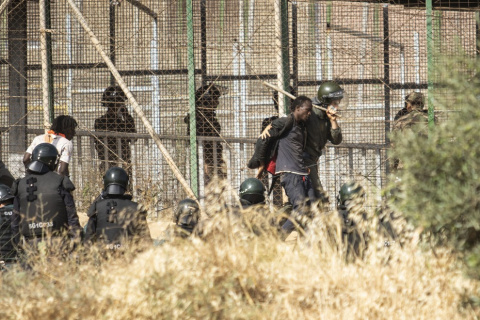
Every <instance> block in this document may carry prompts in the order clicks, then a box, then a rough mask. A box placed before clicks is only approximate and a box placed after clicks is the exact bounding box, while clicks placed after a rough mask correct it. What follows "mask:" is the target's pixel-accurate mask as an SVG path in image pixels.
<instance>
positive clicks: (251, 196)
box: [238, 178, 265, 204]
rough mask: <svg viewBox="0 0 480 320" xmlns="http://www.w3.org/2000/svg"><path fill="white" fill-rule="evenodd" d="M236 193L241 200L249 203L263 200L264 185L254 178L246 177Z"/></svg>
mask: <svg viewBox="0 0 480 320" xmlns="http://www.w3.org/2000/svg"><path fill="white" fill-rule="evenodd" d="M238 193H239V195H240V199H241V200H247V201H249V202H250V203H251V204H257V203H262V202H264V201H265V186H264V185H263V183H262V181H260V180H258V179H256V178H248V179H246V180H245V181H243V182H242V184H241V185H240V189H239V192H238Z"/></svg>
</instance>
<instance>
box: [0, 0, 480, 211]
mask: <svg viewBox="0 0 480 320" xmlns="http://www.w3.org/2000/svg"><path fill="white" fill-rule="evenodd" d="M426 2H428V1H426ZM431 2H432V3H433V4H432V5H433V6H432V9H433V11H432V14H431V15H429V13H428V12H429V11H428V8H429V6H428V4H427V5H426V3H425V1H412V0H410V1H400V0H399V1H370V2H359V1H284V0H236V1H226V0H208V1H207V0H175V1H159V0H123V1H121V0H116V1H106V0H104V1H97V0H68V1H67V0H59V1H51V0H41V1H26V0H3V2H2V4H1V5H0V6H1V7H0V9H1V10H2V12H1V15H0V26H1V28H0V92H1V95H0V108H1V110H2V111H1V112H2V114H3V115H4V116H3V117H2V118H1V119H0V126H1V129H2V134H1V144H0V147H1V150H0V152H1V157H2V160H3V161H4V162H5V163H6V164H7V166H8V167H9V168H10V169H11V171H12V172H13V174H14V175H15V176H17V177H19V176H21V175H22V170H23V164H22V158H23V154H24V152H25V150H26V148H27V147H28V146H29V145H30V143H31V142H32V140H33V138H34V137H35V136H37V135H40V134H43V133H44V129H45V128H44V121H45V118H48V121H50V122H51V121H52V119H53V118H54V117H56V116H58V115H71V116H73V117H74V118H75V119H76V121H77V122H78V128H77V132H76V136H75V138H74V139H73V146H74V152H73V155H72V156H71V161H70V163H69V171H70V174H71V178H72V180H73V182H74V183H75V184H76V186H77V191H76V192H75V198H76V200H77V201H78V205H79V206H80V208H85V207H86V206H88V205H89V204H90V201H91V199H92V197H93V196H94V195H96V194H98V193H99V192H100V190H101V178H102V175H103V173H104V171H105V169H107V168H108V167H109V166H112V165H119V166H122V167H124V168H126V169H127V171H128V172H129V173H130V174H131V182H132V188H131V191H132V192H133V193H134V195H136V196H138V197H140V198H141V199H144V200H149V201H151V202H152V203H153V204H154V205H155V206H157V208H158V209H162V208H168V207H171V206H172V205H174V203H177V202H178V201H179V200H181V199H183V198H185V197H186V196H187V195H188V192H187V191H186V188H185V186H184V185H182V183H181V182H180V180H179V178H178V177H179V174H180V175H181V176H183V177H184V178H185V179H186V181H187V183H188V185H189V187H190V188H191V190H193V192H194V193H196V194H198V196H199V197H200V198H202V197H203V196H204V194H205V186H206V184H207V183H208V182H210V181H211V180H212V178H213V177H214V176H218V177H220V178H226V179H228V181H229V182H230V184H231V185H232V186H233V187H234V188H238V186H239V185H240V183H241V182H242V181H243V180H244V179H245V178H247V177H251V176H254V175H255V172H254V171H253V170H250V169H247V166H246V164H247V162H248V160H249V158H250V157H251V155H252V154H253V146H254V142H255V140H256V138H257V137H258V135H259V134H260V133H261V131H262V128H263V127H264V126H265V123H267V122H268V121H269V118H271V117H274V116H278V114H279V112H280V113H281V114H282V113H284V111H285V110H288V105H289V99H286V98H284V96H283V94H280V96H278V95H277V96H275V94H274V92H273V91H272V89H269V88H267V87H266V86H264V85H263V82H264V81H267V82H270V83H272V84H275V85H280V86H281V87H283V88H284V89H286V90H287V91H292V92H293V93H294V94H296V95H307V96H309V97H315V96H316V92H317V89H318V87H319V85H320V84H321V83H322V82H323V81H325V80H334V81H336V82H337V83H339V84H340V85H341V86H342V87H343V88H344V89H345V91H346V92H347V94H348V100H349V104H348V108H346V109H344V110H342V111H341V115H342V118H341V119H339V124H340V126H341V128H342V132H343V142H342V143H341V144H340V145H338V146H334V145H331V144H328V145H327V146H326V148H325V149H324V151H323V155H322V156H321V157H320V160H319V163H318V169H319V174H320V179H321V181H322V183H323V185H324V188H325V189H326V191H327V192H328V194H329V196H330V199H334V197H335V194H336V192H337V190H338V188H339V187H340V186H341V185H342V184H343V183H344V182H347V181H350V180H357V181H359V182H360V183H362V184H363V185H365V186H367V188H368V189H370V190H378V189H379V188H381V187H382V186H384V185H385V182H386V177H387V173H388V167H387V162H388V157H387V149H388V147H389V133H390V131H391V127H392V121H393V120H394V118H395V116H396V115H397V113H398V112H399V111H401V110H402V109H403V108H404V103H405V101H404V98H405V96H406V95H407V94H409V93H411V92H413V91H418V92H422V93H424V94H427V88H428V87H429V85H430V86H431V87H432V88H433V87H434V85H435V83H434V82H435V81H434V77H433V75H431V73H432V72H433V70H432V68H433V66H434V63H435V55H434V51H435V52H440V53H441V54H443V55H450V54H451V55H456V54H465V55H471V56H475V55H478V54H479V49H478V45H477V39H478V37H479V35H478V34H479V30H478V29H479V28H478V24H479V23H478V19H477V20H476V17H478V10H480V8H479V5H478V2H477V1H473V0H470V1H437V0H433V1H431ZM72 5H73V6H72ZM73 7H77V8H78V10H79V12H80V13H81V15H83V17H84V18H85V22H86V24H87V26H88V27H89V28H90V29H91V30H92V32H93V34H94V35H95V36H96V38H98V41H99V44H100V45H101V48H102V49H103V52H104V54H105V55H106V56H107V57H108V58H109V59H110V60H111V62H112V63H113V65H114V67H115V69H116V70H118V72H119V75H120V76H121V77H122V78H123V80H124V81H125V84H126V86H127V87H128V89H129V91H131V92H132V93H133V98H134V101H136V102H137V103H138V107H139V108H141V109H142V110H143V113H144V114H145V118H146V119H147V120H148V122H149V123H150V124H151V127H152V128H153V130H154V131H155V132H156V133H157V135H158V137H159V138H160V143H161V144H162V145H163V146H164V147H165V150H166V151H167V152H168V154H169V155H170V156H171V157H172V159H173V162H174V163H175V165H176V167H177V168H178V172H177V173H176V174H175V173H174V170H172V166H171V165H170V164H169V163H168V162H167V161H166V160H165V154H164V153H162V152H161V151H160V150H159V148H158V143H155V141H154V140H153V139H152V137H151V135H150V134H149V131H148V130H147V127H146V126H145V122H144V121H143V119H142V117H141V116H140V115H139V114H138V113H137V112H135V108H134V105H132V101H133V100H132V99H128V97H127V95H126V94H125V93H123V90H122V89H121V88H120V89H119V87H117V86H118V85H119V82H118V79H116V78H115V76H114V75H112V72H111V68H109V65H108V63H107V62H106V60H105V59H104V57H102V54H101V53H100V52H101V50H102V49H101V48H100V46H99V45H97V46H95V44H94V41H92V38H91V36H90V35H89V34H88V33H87V32H86V30H85V27H84V26H82V24H81V23H80V22H79V21H80V20H79V19H80V18H79V16H78V15H77V14H76V13H75V11H74V10H73V9H72V8H73ZM3 9H5V10H3ZM40 13H42V14H40ZM42 16H44V17H45V18H42ZM428 17H431V18H432V21H431V23H430V22H429V19H428ZM42 20H45V24H42V23H41V21H42ZM460 50H463V51H462V52H460ZM42 57H43V60H42ZM429 74H430V77H429ZM429 80H430V82H429ZM290 87H291V88H290ZM430 101H431V100H430ZM276 107H277V108H279V111H277V110H276ZM427 107H428V103H426V106H425V108H427ZM452 110H454V108H453V106H452ZM193 115H194V116H193ZM436 115H437V118H438V119H439V121H443V120H445V119H448V112H443V113H438V114H436ZM270 120H271V119H270ZM262 124H263V126H262ZM192 126H195V127H196V130H192ZM271 180H272V177H271V176H267V175H266V176H265V177H264V181H265V182H266V184H267V185H269V183H271ZM375 194H379V193H378V192H377V193H375ZM275 197H281V192H279V189H278V188H274V190H273V192H272V197H271V201H272V202H274V203H276V204H280V203H281V200H279V199H280V198H278V200H274V198H275ZM332 203H333V205H334V201H332Z"/></svg>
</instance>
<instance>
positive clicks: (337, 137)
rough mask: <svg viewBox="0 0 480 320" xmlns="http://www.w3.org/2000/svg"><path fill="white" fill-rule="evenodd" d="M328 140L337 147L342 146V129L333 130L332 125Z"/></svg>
mask: <svg viewBox="0 0 480 320" xmlns="http://www.w3.org/2000/svg"><path fill="white" fill-rule="evenodd" d="M328 140H329V141H330V142H331V143H333V144H335V145H337V144H340V143H341V142H342V140H343V136H342V129H341V128H340V127H338V128H337V129H332V127H331V125H330V130H329V132H328Z"/></svg>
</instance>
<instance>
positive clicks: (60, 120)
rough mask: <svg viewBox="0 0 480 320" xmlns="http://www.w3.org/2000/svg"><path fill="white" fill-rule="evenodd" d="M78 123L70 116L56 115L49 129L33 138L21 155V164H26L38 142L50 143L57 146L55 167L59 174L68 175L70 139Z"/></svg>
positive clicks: (70, 155)
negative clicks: (57, 160)
mask: <svg viewBox="0 0 480 320" xmlns="http://www.w3.org/2000/svg"><path fill="white" fill-rule="evenodd" d="M77 126H78V124H77V121H75V119H74V118H73V117H71V116H66V115H61V116H58V117H56V118H55V119H54V120H53V122H52V126H51V127H50V130H49V131H48V132H47V133H46V134H42V135H39V136H37V137H35V139H33V142H32V144H30V146H29V147H28V149H27V151H26V152H25V155H24V156H23V164H24V165H25V166H27V165H28V164H29V163H30V162H31V156H32V152H33V149H35V147H36V146H38V145H39V144H40V143H45V142H46V143H51V144H52V145H54V146H55V147H56V148H57V151H58V154H59V155H60V159H59V162H58V165H57V167H56V169H55V171H56V172H58V173H59V174H61V175H66V176H69V172H68V164H69V163H70V159H71V157H72V154H73V143H72V141H71V140H72V139H73V137H74V136H75V130H76V128H77Z"/></svg>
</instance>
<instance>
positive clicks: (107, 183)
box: [103, 167, 129, 195]
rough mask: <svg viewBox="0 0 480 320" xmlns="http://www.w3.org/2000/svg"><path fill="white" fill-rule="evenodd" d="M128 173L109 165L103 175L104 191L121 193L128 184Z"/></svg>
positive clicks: (115, 193)
mask: <svg viewBox="0 0 480 320" xmlns="http://www.w3.org/2000/svg"><path fill="white" fill-rule="evenodd" d="M128 180H129V178H128V174H127V172H126V171H125V170H123V169H122V168H119V167H111V168H110V169H108V170H107V172H105V175H104V176H103V186H104V190H105V193H107V194H110V195H123V194H124V193H125V191H126V190H127V186H128Z"/></svg>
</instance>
